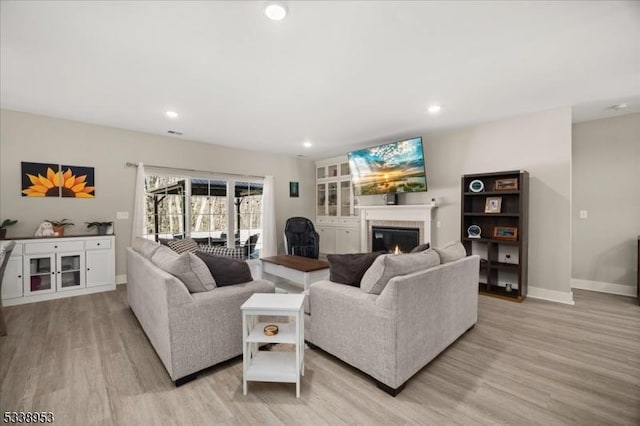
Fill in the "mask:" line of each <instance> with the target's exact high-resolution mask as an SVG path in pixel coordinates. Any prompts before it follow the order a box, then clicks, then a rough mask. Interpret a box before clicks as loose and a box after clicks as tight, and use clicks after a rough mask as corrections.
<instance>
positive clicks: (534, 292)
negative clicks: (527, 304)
mask: <svg viewBox="0 0 640 426" xmlns="http://www.w3.org/2000/svg"><path fill="white" fill-rule="evenodd" d="M527 297H531V298H532V299H542V300H549V301H551V302H557V303H564V304H567V305H575V302H574V301H573V293H572V292H570V291H569V292H564V291H557V290H547V289H546V288H540V287H529V289H528V290H527Z"/></svg>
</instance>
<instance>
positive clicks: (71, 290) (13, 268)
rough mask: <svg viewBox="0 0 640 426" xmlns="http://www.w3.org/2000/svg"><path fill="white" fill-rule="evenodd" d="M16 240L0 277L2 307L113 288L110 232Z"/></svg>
mask: <svg viewBox="0 0 640 426" xmlns="http://www.w3.org/2000/svg"><path fill="white" fill-rule="evenodd" d="M15 242H16V246H15V248H14V249H13V252H12V253H11V257H10V259H9V262H8V263H7V268H6V269H5V273H4V278H3V280H2V304H3V305H5V306H9V305H19V304H22V303H30V302H37V301H41V300H49V299H57V298H61V297H70V296H77V295H81V294H88V293H96V292H100V291H108V290H115V288H116V287H115V237H114V236H113V235H101V236H82V237H61V238H37V239H25V240H15Z"/></svg>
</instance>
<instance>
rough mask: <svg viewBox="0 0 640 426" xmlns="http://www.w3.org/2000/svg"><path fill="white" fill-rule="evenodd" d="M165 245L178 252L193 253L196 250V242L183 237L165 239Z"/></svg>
mask: <svg viewBox="0 0 640 426" xmlns="http://www.w3.org/2000/svg"><path fill="white" fill-rule="evenodd" d="M167 245H168V246H169V248H170V249H171V250H173V251H175V252H176V253H178V254H182V253H186V252H189V253H195V252H196V250H198V243H196V242H195V241H193V240H192V239H191V238H185V239H184V240H169V241H167Z"/></svg>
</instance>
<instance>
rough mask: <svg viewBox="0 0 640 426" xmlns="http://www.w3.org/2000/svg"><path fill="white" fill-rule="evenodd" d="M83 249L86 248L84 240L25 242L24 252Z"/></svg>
mask: <svg viewBox="0 0 640 426" xmlns="http://www.w3.org/2000/svg"><path fill="white" fill-rule="evenodd" d="M82 250H84V241H60V242H57V241H47V242H43V243H25V245H24V254H36V253H51V252H59V251H82Z"/></svg>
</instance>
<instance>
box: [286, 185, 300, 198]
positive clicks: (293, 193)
mask: <svg viewBox="0 0 640 426" xmlns="http://www.w3.org/2000/svg"><path fill="white" fill-rule="evenodd" d="M299 196H300V185H299V184H298V182H289V197H290V198H298V197H299Z"/></svg>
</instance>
